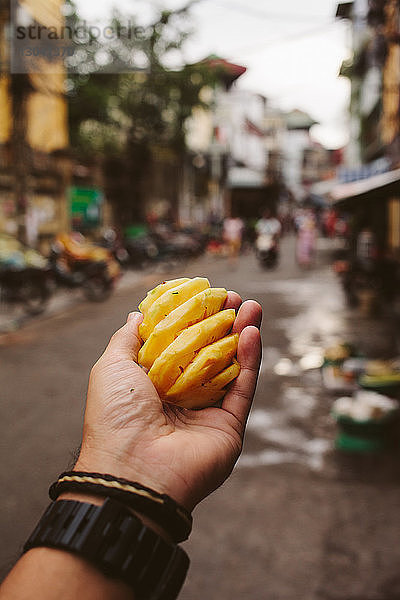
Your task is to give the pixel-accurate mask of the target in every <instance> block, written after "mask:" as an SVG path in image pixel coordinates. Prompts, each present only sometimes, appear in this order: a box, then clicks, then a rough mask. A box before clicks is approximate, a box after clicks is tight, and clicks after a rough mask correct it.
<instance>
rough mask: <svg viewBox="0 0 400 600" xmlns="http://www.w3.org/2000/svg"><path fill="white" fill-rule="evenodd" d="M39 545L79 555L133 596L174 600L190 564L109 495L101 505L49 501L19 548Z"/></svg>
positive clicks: (175, 547) (70, 501) (142, 599)
mask: <svg viewBox="0 0 400 600" xmlns="http://www.w3.org/2000/svg"><path fill="white" fill-rule="evenodd" d="M38 546H46V547H49V548H58V549H61V550H66V551H68V552H72V553H74V554H77V555H79V556H81V557H82V558H84V559H86V560H87V561H89V562H90V563H92V564H93V565H94V566H95V567H97V568H98V569H99V570H100V571H102V573H103V574H104V575H106V576H108V577H112V578H116V579H120V580H122V581H124V582H125V583H127V584H128V585H129V586H130V587H132V588H133V590H134V592H135V599H136V600H145V599H146V600H175V598H176V597H177V595H178V593H179V591H180V589H181V587H182V585H183V583H184V580H185V577H186V573H187V570H188V568H189V558H188V556H187V554H186V552H184V550H182V548H180V547H179V546H176V545H174V544H170V543H168V542H167V541H166V540H164V539H163V538H162V537H160V536H159V535H158V534H157V533H156V532H155V531H153V530H152V529H151V528H149V527H147V526H146V525H144V524H143V523H142V521H141V520H140V519H139V518H138V517H137V516H136V515H134V514H133V513H132V512H131V511H130V510H129V509H127V508H126V507H125V506H124V505H122V504H120V503H119V502H117V501H115V500H113V499H110V498H108V499H106V501H105V502H104V504H103V505H102V506H96V505H94V504H88V503H85V502H77V501H72V500H60V501H57V502H53V503H52V504H50V506H49V507H48V508H47V510H46V511H45V513H44V515H43V517H42V518H41V520H40V521H39V523H38V525H37V527H36V528H35V530H34V531H33V533H32V535H31V536H30V537H29V539H28V540H27V542H26V544H25V546H24V552H27V551H28V550H30V549H32V548H35V547H38Z"/></svg>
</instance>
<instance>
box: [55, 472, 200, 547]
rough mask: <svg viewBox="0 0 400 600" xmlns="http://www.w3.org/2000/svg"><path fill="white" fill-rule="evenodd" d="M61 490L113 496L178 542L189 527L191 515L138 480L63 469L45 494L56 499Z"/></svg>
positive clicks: (182, 538)
mask: <svg viewBox="0 0 400 600" xmlns="http://www.w3.org/2000/svg"><path fill="white" fill-rule="evenodd" d="M64 492H86V493H89V494H93V495H95V496H106V497H109V498H115V499H116V500H118V501H119V502H121V503H122V504H125V506H128V507H129V508H132V509H133V510H136V511H138V512H140V513H142V514H143V515H144V516H146V517H148V518H149V519H151V520H153V521H154V522H155V523H157V524H158V525H159V526H160V527H162V528H163V529H164V530H165V531H166V532H167V533H168V534H169V535H170V536H171V538H172V539H173V540H174V542H176V543H179V542H183V541H184V540H186V539H187V538H188V537H189V535H190V532H191V530H192V523H193V519H192V515H191V514H190V513H189V512H188V511H187V510H186V509H185V508H184V507H183V506H181V505H180V504H178V503H177V502H175V500H173V499H172V498H170V497H169V496H168V495H167V494H160V493H159V492H156V491H154V490H152V489H150V488H148V487H145V486H143V485H141V484H140V483H137V482H133V481H129V480H127V479H122V478H120V477H114V476H113V475H109V474H105V473H87V472H84V471H66V472H64V473H61V475H60V476H59V478H58V479H57V481H55V482H54V483H53V484H52V485H51V486H50V488H49V496H50V498H51V499H52V500H56V499H57V498H58V497H59V496H60V494H62V493H64Z"/></svg>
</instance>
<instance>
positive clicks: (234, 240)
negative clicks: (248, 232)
mask: <svg viewBox="0 0 400 600" xmlns="http://www.w3.org/2000/svg"><path fill="white" fill-rule="evenodd" d="M243 231H244V223H243V220H242V219H241V218H240V217H226V219H224V225H223V233H222V235H223V240H224V242H225V244H226V246H227V248H228V259H229V262H230V263H231V264H232V265H236V264H237V261H238V256H239V253H240V249H241V247H242V239H243Z"/></svg>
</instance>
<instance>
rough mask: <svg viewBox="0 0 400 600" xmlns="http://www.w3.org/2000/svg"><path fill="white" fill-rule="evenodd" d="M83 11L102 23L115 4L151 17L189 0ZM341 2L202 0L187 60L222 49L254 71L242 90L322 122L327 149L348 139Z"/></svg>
mask: <svg viewBox="0 0 400 600" xmlns="http://www.w3.org/2000/svg"><path fill="white" fill-rule="evenodd" d="M77 3H78V6H79V8H80V13H81V15H82V16H83V17H84V18H86V19H88V20H90V21H97V20H104V19H106V18H107V15H108V14H109V12H110V10H111V8H112V6H113V5H115V6H117V7H118V8H119V9H120V10H121V11H124V12H126V14H127V16H129V15H130V14H133V15H138V16H139V15H140V18H142V19H144V20H147V19H149V18H150V17H151V11H152V8H151V7H157V6H158V7H166V8H178V7H180V6H182V5H183V4H185V2H184V1H183V0H164V1H161V0H154V1H152V0H147V2H146V3H144V2H143V0H115V1H113V0H78V1H77ZM336 5H337V0H303V2H300V1H299V0H279V2H276V1H274V2H273V1H272V0H251V1H250V0H199V1H198V2H197V4H195V5H194V6H193V7H192V8H191V11H190V14H191V18H190V21H189V25H190V26H191V27H192V29H193V30H194V34H193V36H192V37H191V39H190V40H189V41H188V42H187V44H186V46H185V50H184V55H185V58H186V60H187V61H194V60H197V59H201V58H204V57H205V56H207V55H209V54H218V55H219V56H222V57H224V58H227V59H228V60H231V61H233V62H237V63H239V64H242V65H244V66H246V67H247V68H248V71H247V73H246V74H245V75H244V76H242V77H241V78H240V80H239V83H238V85H240V86H241V87H243V88H247V89H251V90H253V91H255V92H260V93H262V94H264V95H265V96H267V98H270V99H271V101H272V102H273V103H274V104H275V105H277V106H280V107H282V108H283V109H285V110H286V109H292V108H300V109H303V110H306V111H307V112H309V113H310V115H311V116H312V117H313V118H314V119H315V120H316V121H318V122H319V123H320V125H316V126H314V128H313V129H312V134H313V136H314V138H315V139H317V140H318V141H321V142H322V143H324V144H325V145H327V146H328V147H339V146H341V145H343V144H344V143H346V141H347V126H346V125H347V119H346V109H347V106H348V102H349V84H348V81H347V80H345V79H344V78H338V77H337V73H338V69H339V66H340V64H341V62H342V60H343V59H344V58H346V57H347V56H348V54H349V36H350V34H349V29H348V25H347V24H346V23H344V22H342V21H340V22H337V21H336V22H335V18H334V15H335V12H336Z"/></svg>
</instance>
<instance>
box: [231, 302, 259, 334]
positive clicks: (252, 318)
mask: <svg viewBox="0 0 400 600" xmlns="http://www.w3.org/2000/svg"><path fill="white" fill-rule="evenodd" d="M261 321H262V308H261V306H260V304H259V303H258V302H256V301H255V300H246V302H243V304H242V306H241V307H240V308H239V312H238V314H237V317H236V319H235V322H234V324H233V328H232V332H233V333H241V332H242V331H243V329H244V328H245V327H247V326H248V325H254V327H257V328H258V329H259V328H260V326H261Z"/></svg>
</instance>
